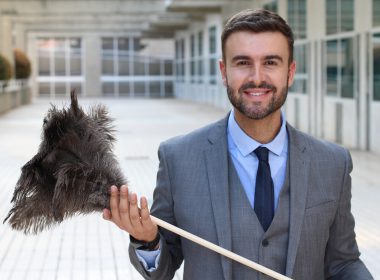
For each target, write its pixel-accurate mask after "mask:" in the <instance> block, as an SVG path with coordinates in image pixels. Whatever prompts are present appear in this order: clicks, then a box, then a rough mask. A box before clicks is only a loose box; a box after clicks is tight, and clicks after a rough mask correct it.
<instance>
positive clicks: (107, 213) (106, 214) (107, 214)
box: [103, 209, 112, 221]
mask: <svg viewBox="0 0 380 280" xmlns="http://www.w3.org/2000/svg"><path fill="white" fill-rule="evenodd" d="M103 219H105V220H108V221H111V220H112V214H111V211H110V210H108V209H103Z"/></svg>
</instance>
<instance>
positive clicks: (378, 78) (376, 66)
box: [372, 34, 380, 101]
mask: <svg viewBox="0 0 380 280" xmlns="http://www.w3.org/2000/svg"><path fill="white" fill-rule="evenodd" d="M372 41H373V100H376V101H380V34H374V35H373V37H372Z"/></svg>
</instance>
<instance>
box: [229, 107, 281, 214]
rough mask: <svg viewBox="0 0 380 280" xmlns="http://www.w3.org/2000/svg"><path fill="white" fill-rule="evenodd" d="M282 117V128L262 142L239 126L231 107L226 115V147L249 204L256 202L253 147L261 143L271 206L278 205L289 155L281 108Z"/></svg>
mask: <svg viewBox="0 0 380 280" xmlns="http://www.w3.org/2000/svg"><path fill="white" fill-rule="evenodd" d="M281 121H282V123H281V128H280V131H279V132H278V134H277V135H276V137H275V138H274V139H273V140H272V141H271V142H269V143H267V144H261V143H259V142H257V141H256V140H254V139H252V138H251V137H249V136H248V135H247V134H246V133H245V132H244V131H243V130H242V129H241V128H240V127H239V125H238V123H237V122H236V120H235V115H234V111H232V112H231V113H230V116H229V118H228V127H227V141H228V151H229V154H230V156H231V159H232V162H233V164H234V166H235V169H236V172H237V174H238V176H239V178H240V182H241V184H242V185H243V188H244V191H245V193H246V195H247V198H248V201H249V203H250V204H251V206H252V208H254V205H255V188H256V173H257V168H258V165H259V161H258V159H257V156H256V154H255V153H253V151H254V150H255V149H256V148H258V147H259V146H263V147H266V148H268V149H269V165H270V170H271V175H272V180H273V186H274V198H275V201H274V207H275V209H277V205H278V197H279V196H280V191H281V188H282V185H283V184H284V180H285V175H286V160H287V156H288V133H287V131H286V118H285V114H284V113H283V112H281Z"/></svg>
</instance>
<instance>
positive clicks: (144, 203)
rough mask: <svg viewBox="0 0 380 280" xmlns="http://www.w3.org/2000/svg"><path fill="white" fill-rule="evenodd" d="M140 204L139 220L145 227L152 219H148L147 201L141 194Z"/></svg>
mask: <svg viewBox="0 0 380 280" xmlns="http://www.w3.org/2000/svg"><path fill="white" fill-rule="evenodd" d="M140 206H141V210H140V214H141V222H142V224H143V226H144V227H145V226H147V225H150V223H152V220H151V219H150V215H149V208H148V201H147V199H146V197H144V196H142V197H141V198H140Z"/></svg>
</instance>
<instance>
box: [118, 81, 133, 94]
mask: <svg viewBox="0 0 380 280" xmlns="http://www.w3.org/2000/svg"><path fill="white" fill-rule="evenodd" d="M130 93H131V90H130V83H129V82H119V96H129V95H130Z"/></svg>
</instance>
